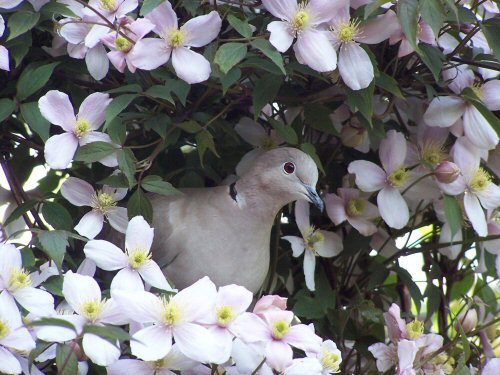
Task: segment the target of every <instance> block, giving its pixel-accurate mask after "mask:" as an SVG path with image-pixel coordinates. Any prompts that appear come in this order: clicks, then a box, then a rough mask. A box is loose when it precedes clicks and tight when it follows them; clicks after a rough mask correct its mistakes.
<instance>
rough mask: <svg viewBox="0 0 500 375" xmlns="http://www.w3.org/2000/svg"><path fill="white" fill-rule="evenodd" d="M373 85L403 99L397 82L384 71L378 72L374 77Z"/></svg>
mask: <svg viewBox="0 0 500 375" xmlns="http://www.w3.org/2000/svg"><path fill="white" fill-rule="evenodd" d="M375 85H376V86H378V87H380V88H382V89H384V90H385V91H387V92H390V93H391V94H393V95H394V96H396V97H398V98H401V99H404V95H403V93H402V92H401V90H400V89H399V86H398V82H397V81H396V80H395V79H394V78H392V77H391V76H390V75H388V74H386V73H384V72H380V74H379V76H378V77H376V78H375Z"/></svg>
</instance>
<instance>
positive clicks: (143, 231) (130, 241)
mask: <svg viewBox="0 0 500 375" xmlns="http://www.w3.org/2000/svg"><path fill="white" fill-rule="evenodd" d="M153 236H154V229H153V228H151V227H150V226H149V224H148V222H147V221H146V220H144V218H143V217H142V216H135V217H133V218H132V219H131V220H130V222H129V223H128V227H127V233H126V235H125V248H126V249H127V250H128V251H133V250H136V249H141V250H144V251H148V252H149V249H151V244H152V243H153Z"/></svg>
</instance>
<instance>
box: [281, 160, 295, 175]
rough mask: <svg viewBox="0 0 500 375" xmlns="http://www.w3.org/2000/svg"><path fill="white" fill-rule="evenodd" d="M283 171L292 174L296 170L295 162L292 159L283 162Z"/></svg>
mask: <svg viewBox="0 0 500 375" xmlns="http://www.w3.org/2000/svg"><path fill="white" fill-rule="evenodd" d="M283 172H285V174H292V173H293V172H295V164H293V163H292V162H291V161H287V162H286V163H285V164H283Z"/></svg>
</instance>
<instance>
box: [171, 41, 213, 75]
mask: <svg viewBox="0 0 500 375" xmlns="http://www.w3.org/2000/svg"><path fill="white" fill-rule="evenodd" d="M172 65H173V67H174V69H175V74H177V76H178V77H179V78H180V79H182V80H184V81H186V82H187V83H189V84H193V83H199V82H203V81H206V80H207V79H208V77H210V72H211V71H212V69H211V68H210V63H209V62H208V60H207V59H206V58H205V57H203V55H200V54H199V53H196V52H194V51H191V50H190V49H188V48H186V47H178V48H174V50H173V51H172Z"/></svg>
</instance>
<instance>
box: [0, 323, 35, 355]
mask: <svg viewBox="0 0 500 375" xmlns="http://www.w3.org/2000/svg"><path fill="white" fill-rule="evenodd" d="M0 342H1V345H2V346H6V347H8V348H12V349H15V350H19V351H25V352H30V351H31V350H33V349H35V346H36V344H35V341H33V338H32V337H31V334H30V333H29V331H28V330H27V329H26V328H24V327H18V328H16V329H15V330H13V331H11V332H10V333H9V334H8V335H7V336H6V337H4V338H2V339H1V340H0Z"/></svg>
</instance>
